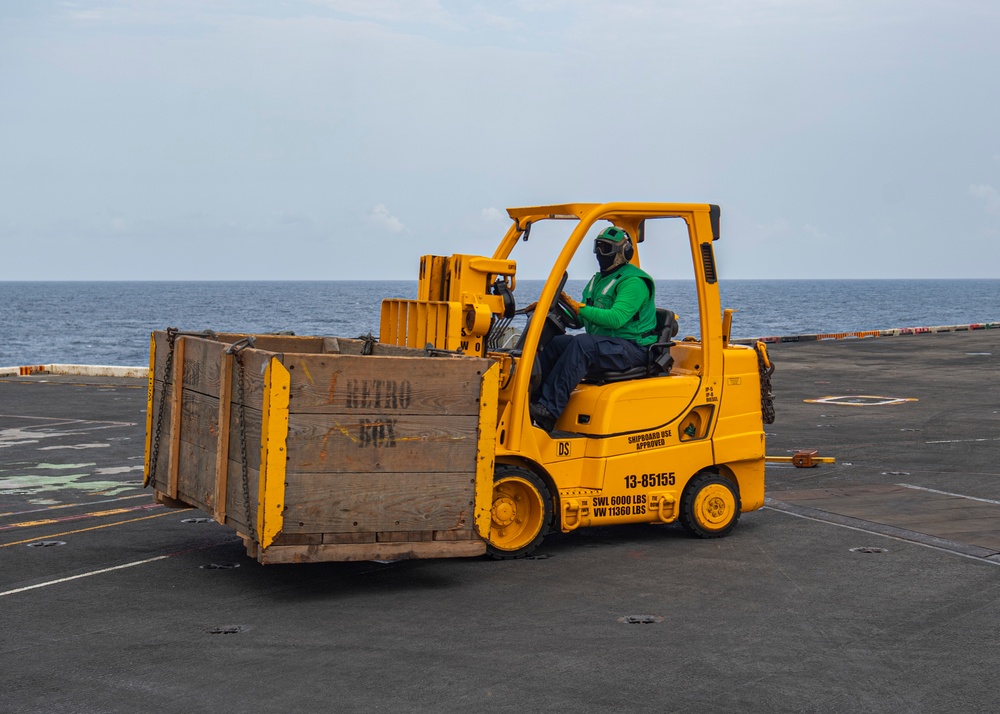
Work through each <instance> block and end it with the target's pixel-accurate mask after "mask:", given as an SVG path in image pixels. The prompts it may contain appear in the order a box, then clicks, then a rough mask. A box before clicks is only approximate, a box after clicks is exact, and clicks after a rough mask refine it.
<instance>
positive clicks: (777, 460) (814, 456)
mask: <svg viewBox="0 0 1000 714" xmlns="http://www.w3.org/2000/svg"><path fill="white" fill-rule="evenodd" d="M818 454H819V452H818V451H816V450H815V449H808V450H802V451H796V452H795V453H794V454H792V455H791V456H765V457H764V461H766V462H767V463H771V464H788V463H790V464H792V466H794V467H796V468H799V469H810V468H812V467H814V466H819V465H820V464H835V463H837V459H835V458H834V457H833V456H819V455H818Z"/></svg>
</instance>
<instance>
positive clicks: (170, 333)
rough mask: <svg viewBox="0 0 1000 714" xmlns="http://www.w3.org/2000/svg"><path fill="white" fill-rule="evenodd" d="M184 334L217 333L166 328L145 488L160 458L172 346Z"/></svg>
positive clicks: (212, 334) (143, 485) (199, 335)
mask: <svg viewBox="0 0 1000 714" xmlns="http://www.w3.org/2000/svg"><path fill="white" fill-rule="evenodd" d="M184 336H190V337H210V338H212V339H213V340H217V339H218V335H216V334H215V332H213V331H212V330H203V331H202V332H181V331H180V330H178V329H177V328H176V327H168V328H167V347H168V349H167V364H166V366H165V367H164V368H163V386H162V387H160V408H159V409H158V410H157V412H156V425H155V427H154V428H153V448H152V449H150V454H149V472H148V473H147V474H146V476H145V477H144V478H143V480H142V487H143V488H146V487H147V486H149V485H150V484H151V483H153V482H154V481H155V474H156V463H157V461H159V458H160V434H161V433H162V432H163V410H164V407H165V406H166V404H167V383H168V382H170V377H171V375H172V374H173V372H174V346H175V345H176V344H177V338H178V337H184ZM153 373H154V374H153V376H154V377H155V373H156V366H155V365H154V366H153Z"/></svg>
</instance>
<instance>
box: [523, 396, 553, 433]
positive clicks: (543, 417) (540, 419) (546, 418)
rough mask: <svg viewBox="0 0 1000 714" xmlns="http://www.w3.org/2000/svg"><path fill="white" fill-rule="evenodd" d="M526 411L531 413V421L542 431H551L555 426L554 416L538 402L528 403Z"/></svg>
mask: <svg viewBox="0 0 1000 714" xmlns="http://www.w3.org/2000/svg"><path fill="white" fill-rule="evenodd" d="M528 413H529V414H531V421H532V423H534V425H535V426H537V427H539V428H540V429H542V430H543V431H552V430H553V429H554V428H555V426H556V417H554V416H553V415H552V412H550V411H549V410H548V409H546V408H545V407H543V406H542V405H541V404H539V403H538V402H532V403H531V404H529V405H528Z"/></svg>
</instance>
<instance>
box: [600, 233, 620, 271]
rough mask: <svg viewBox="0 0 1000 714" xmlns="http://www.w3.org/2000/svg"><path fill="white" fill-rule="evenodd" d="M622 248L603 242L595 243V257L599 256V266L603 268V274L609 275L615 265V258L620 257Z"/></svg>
mask: <svg viewBox="0 0 1000 714" xmlns="http://www.w3.org/2000/svg"><path fill="white" fill-rule="evenodd" d="M619 248H620V247H619V246H616V245H614V244H613V243H610V242H608V241H603V240H595V241H594V255H596V256H597V264H598V265H599V266H601V272H602V273H607V272H608V271H609V270H611V268H612V266H613V265H614V262H615V258H616V257H618V253H619V252H620V249H619Z"/></svg>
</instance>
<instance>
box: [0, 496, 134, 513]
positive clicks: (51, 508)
mask: <svg viewBox="0 0 1000 714" xmlns="http://www.w3.org/2000/svg"><path fill="white" fill-rule="evenodd" d="M149 497H150V496H149V494H148V493H140V494H138V495H135V496H120V497H118V498H105V499H102V500H100V501H86V502H80V503H60V504H58V505H56V506H43V507H42V508H32V509H31V510H28V511H7V512H6V513H0V518H6V517H7V516H25V515H27V514H29V513H46V512H48V511H55V510H58V509H60V508H86V507H87V506H93V505H96V504H98V503H114V502H115V501H127V500H129V499H130V498H149Z"/></svg>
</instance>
